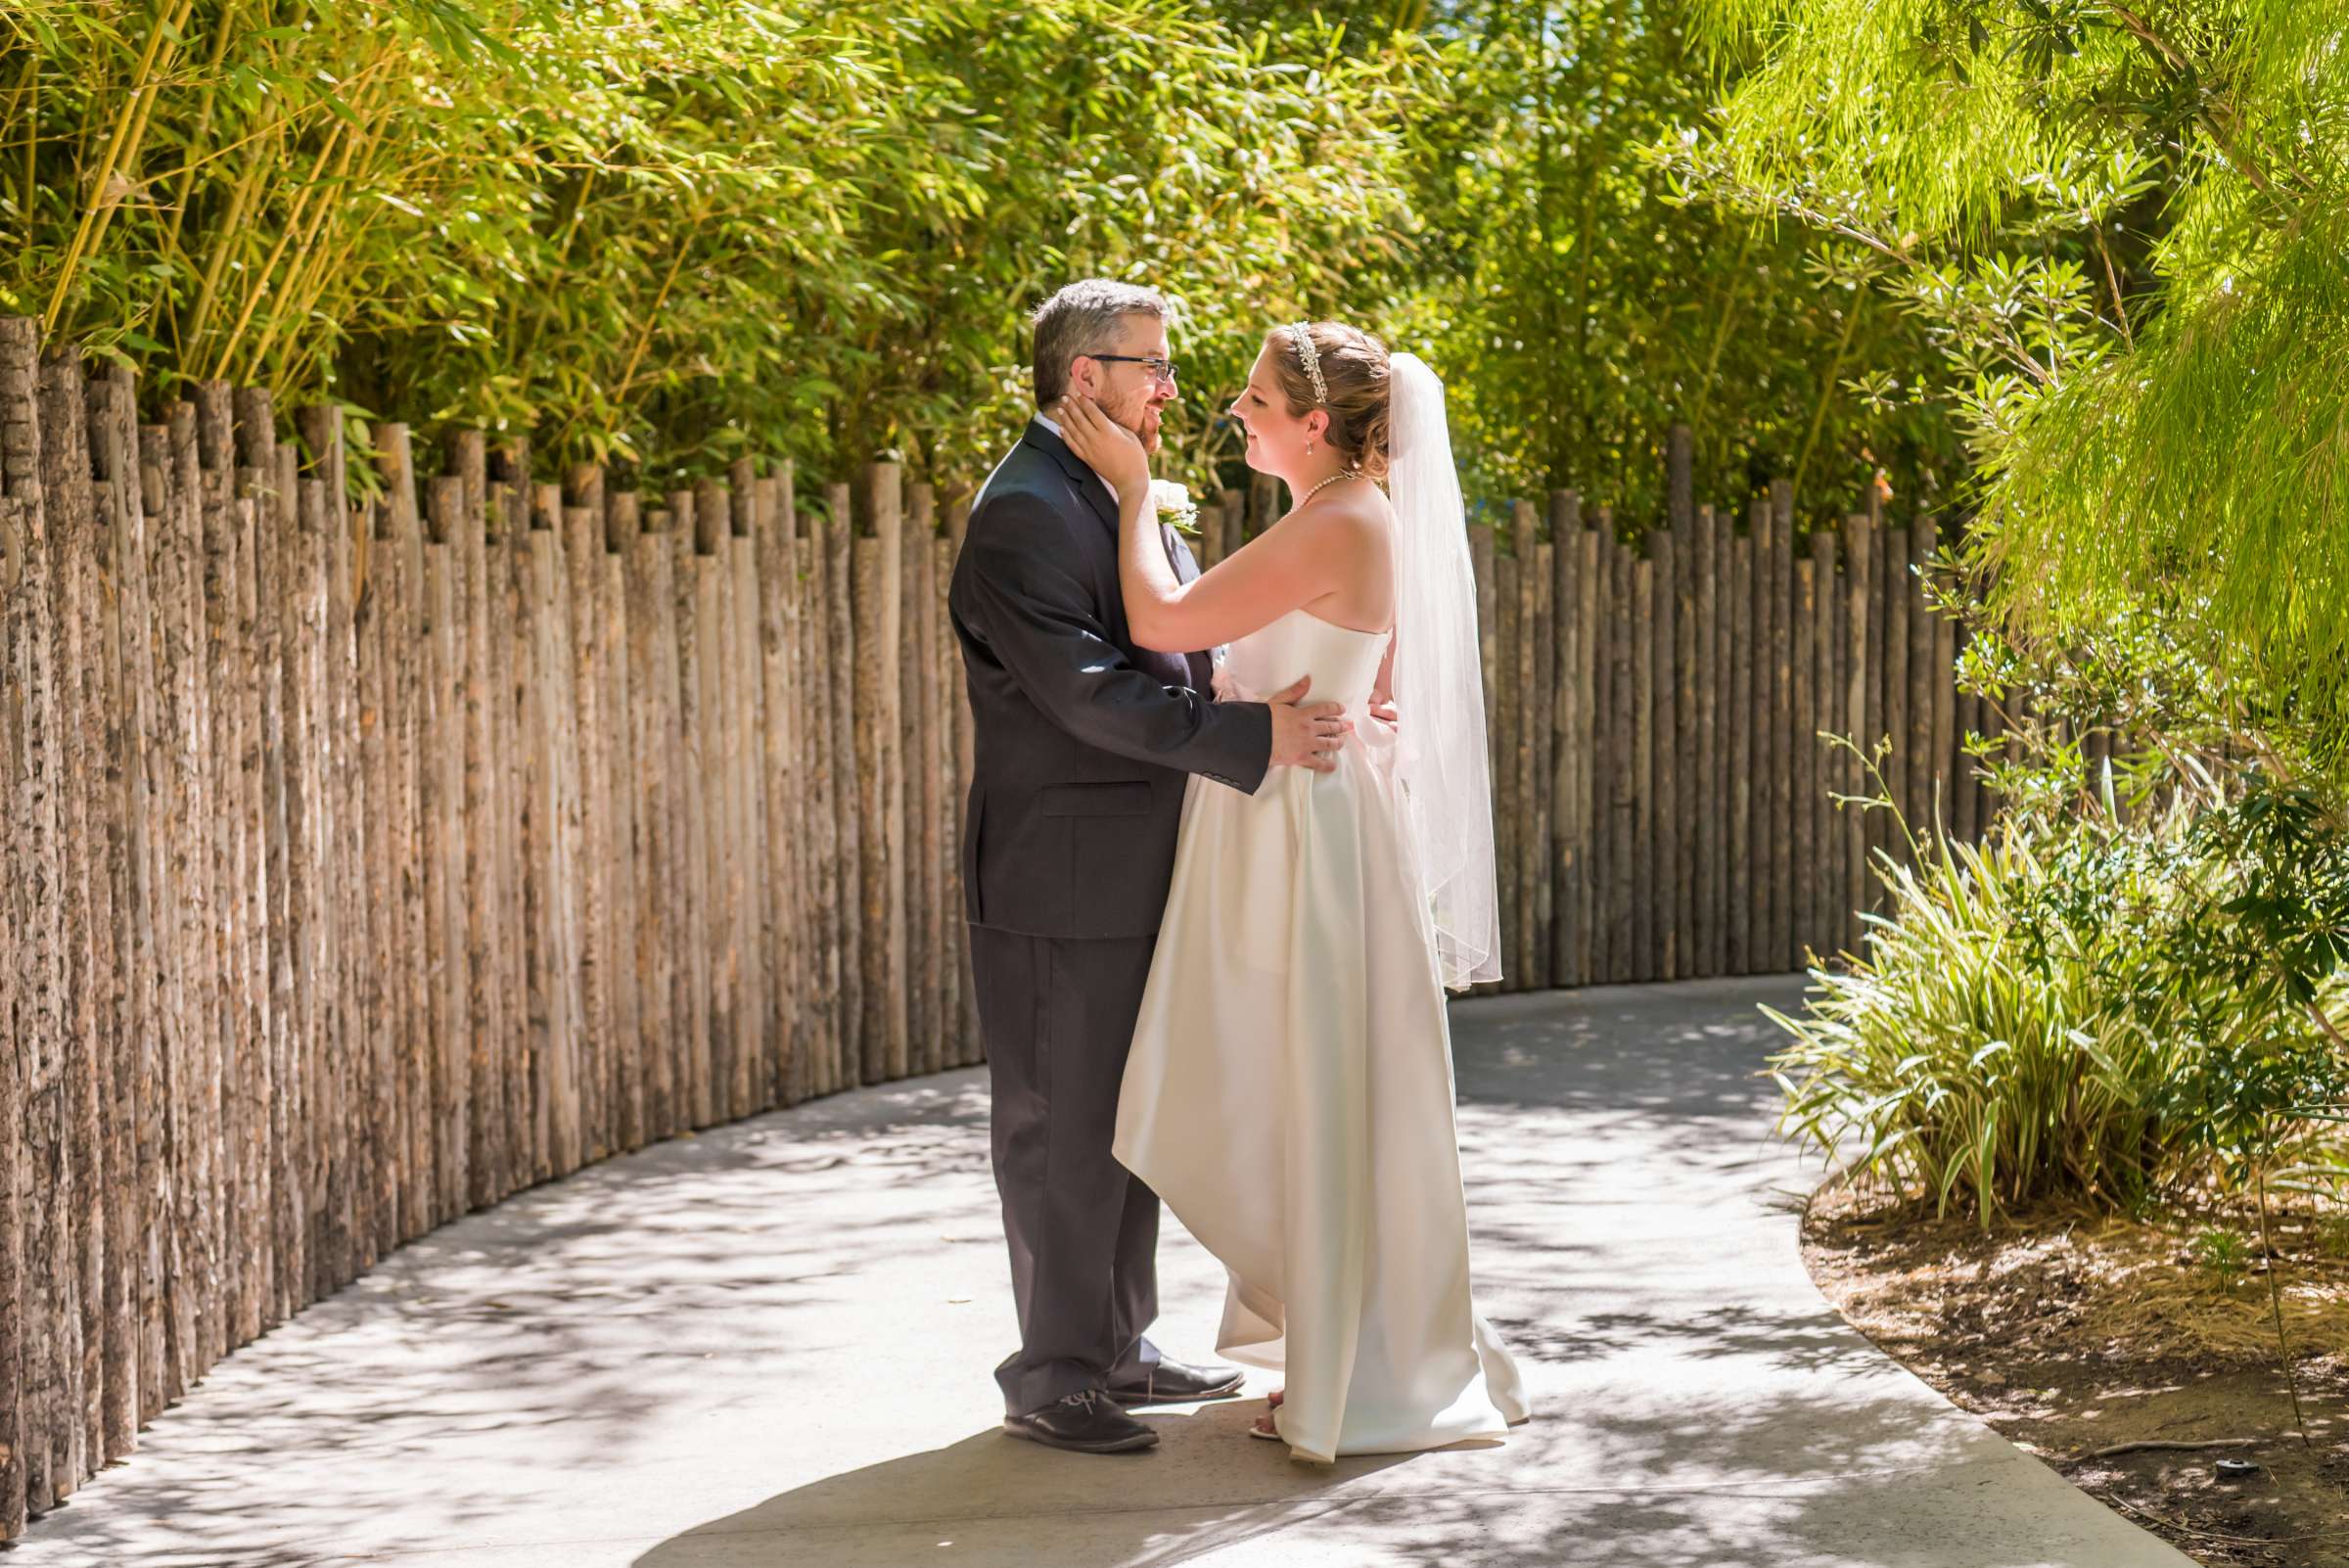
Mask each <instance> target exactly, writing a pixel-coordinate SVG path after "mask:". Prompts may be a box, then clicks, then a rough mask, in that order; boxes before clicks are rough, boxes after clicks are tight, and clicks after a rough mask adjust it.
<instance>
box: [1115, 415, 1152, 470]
mask: <svg viewBox="0 0 2349 1568" xmlns="http://www.w3.org/2000/svg"><path fill="white" fill-rule="evenodd" d="M1118 423H1119V424H1121V425H1123V426H1125V427H1126V429H1127V430H1128V431H1130V432H1131V433H1132V435H1133V438H1134V439H1135V440H1138V441H1140V442H1141V443H1142V450H1143V451H1145V452H1148V453H1149V454H1150V455H1151V456H1152V457H1156V456H1157V455H1158V447H1159V439H1158V434H1159V412H1158V410H1157V409H1156V408H1155V407H1153V406H1151V405H1150V404H1148V403H1144V404H1143V405H1142V406H1141V407H1140V408H1138V409H1136V410H1135V411H1134V413H1133V416H1132V417H1131V418H1129V419H1121V420H1119V421H1118Z"/></svg>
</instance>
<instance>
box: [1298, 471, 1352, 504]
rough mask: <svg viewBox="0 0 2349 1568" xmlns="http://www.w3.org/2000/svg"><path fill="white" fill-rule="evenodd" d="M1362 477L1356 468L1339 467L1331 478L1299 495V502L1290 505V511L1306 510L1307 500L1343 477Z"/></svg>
mask: <svg viewBox="0 0 2349 1568" xmlns="http://www.w3.org/2000/svg"><path fill="white" fill-rule="evenodd" d="M1360 477H1361V476H1360V474H1359V472H1357V471H1356V470H1354V469H1351V468H1341V469H1339V470H1338V471H1337V472H1336V473H1335V474H1332V475H1330V476H1329V478H1327V479H1325V480H1323V481H1322V482H1321V483H1320V484H1316V485H1314V486H1313V488H1312V489H1310V490H1308V491H1306V492H1305V493H1304V494H1303V495H1300V496H1299V497H1297V504H1296V505H1295V506H1292V507H1290V508H1289V510H1290V511H1292V512H1297V511H1302V510H1304V507H1305V503H1306V502H1308V501H1310V500H1312V499H1313V497H1314V496H1316V495H1318V494H1320V493H1321V492H1322V491H1323V490H1326V489H1328V488H1329V487H1330V486H1331V485H1332V484H1336V483H1337V482H1338V481H1340V480H1342V479H1359V478H1360Z"/></svg>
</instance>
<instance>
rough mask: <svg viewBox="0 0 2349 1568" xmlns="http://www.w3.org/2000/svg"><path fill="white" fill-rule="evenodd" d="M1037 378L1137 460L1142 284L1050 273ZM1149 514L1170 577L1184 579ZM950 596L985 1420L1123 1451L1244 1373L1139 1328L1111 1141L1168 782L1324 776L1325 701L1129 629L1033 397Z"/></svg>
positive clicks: (1337, 724)
mask: <svg viewBox="0 0 2349 1568" xmlns="http://www.w3.org/2000/svg"><path fill="white" fill-rule="evenodd" d="M1035 392H1036V407H1037V408H1039V409H1041V408H1048V407H1050V406H1051V405H1052V404H1053V403H1054V402H1055V401H1056V400H1057V399H1058V398H1059V397H1060V396H1061V395H1062V393H1064V392H1082V393H1084V394H1085V395H1087V396H1089V397H1091V398H1092V399H1093V400H1094V401H1095V402H1097V403H1098V404H1100V406H1101V408H1102V409H1103V410H1104V411H1105V412H1106V413H1107V414H1108V415H1109V417H1110V418H1112V419H1114V420H1116V421H1117V422H1118V423H1119V424H1121V425H1124V426H1125V427H1126V428H1127V429H1128V430H1130V431H1132V432H1133V433H1134V435H1136V436H1137V437H1139V438H1141V441H1142V444H1143V445H1144V446H1145V447H1147V448H1149V449H1150V450H1151V451H1153V452H1155V451H1156V450H1157V449H1158V426H1159V414H1160V411H1161V410H1162V409H1164V408H1165V407H1166V405H1167V404H1169V403H1171V402H1173V401H1174V396H1175V388H1174V361H1173V359H1172V358H1171V356H1170V354H1169V352H1168V346H1167V302H1166V300H1163V299H1162V298H1161V297H1160V296H1158V295H1157V294H1155V293H1153V292H1152V291H1150V290H1148V289H1141V288H1136V287H1134V286H1132V285H1130V284H1123V283H1113V282H1110V281H1108V280H1106V279H1098V278H1091V279H1086V280H1084V281H1082V282H1080V283H1072V284H1070V285H1069V286H1068V287H1067V288H1065V289H1062V290H1061V291H1060V292H1059V293H1058V294H1055V295H1054V296H1053V297H1052V298H1051V299H1049V300H1045V301H1044V303H1043V305H1042V306H1041V307H1040V308H1038V309H1037V311H1036V388H1035ZM1164 531H1165V535H1166V540H1167V549H1168V553H1169V555H1170V556H1171V558H1172V559H1173V561H1174V572H1175V576H1177V577H1179V578H1181V579H1182V580H1184V581H1188V580H1190V579H1191V578H1193V577H1195V576H1198V575H1199V568H1198V566H1197V564H1196V563H1195V562H1193V561H1192V559H1191V556H1190V552H1189V551H1187V550H1185V549H1184V548H1183V546H1182V544H1181V542H1180V541H1179V540H1178V539H1176V538H1175V536H1174V532H1173V530H1164ZM948 605H949V607H950V609H951V611H952V614H953V619H954V632H955V635H956V636H957V637H958V638H959V639H960V640H961V643H962V662H963V669H964V671H965V673H966V675H967V677H968V679H969V683H970V697H971V714H972V718H973V722H974V728H975V731H976V753H977V757H976V765H975V768H974V772H973V777H972V780H971V798H970V807H969V815H968V817H967V819H966V821H965V823H964V829H963V838H962V845H963V851H962V853H963V868H962V870H963V889H964V902H965V911H964V912H965V914H966V916H967V917H968V919H969V921H970V925H971V969H972V974H973V978H974V981H975V982H976V985H977V989H978V995H979V1027H980V1033H981V1035H982V1037H983V1038H984V1039H985V1040H986V1044H987V1057H988V1069H989V1075H990V1087H991V1092H992V1097H993V1113H992V1119H993V1144H994V1168H995V1187H996V1190H997V1191H998V1192H999V1193H1000V1194H1001V1197H1002V1201H1003V1229H1004V1233H1005V1235H1006V1237H1007V1239H1008V1240H1009V1241H1010V1244H1011V1282H1012V1297H1013V1300H1014V1302H1015V1304H1016V1306H1017V1308H1018V1312H1019V1319H1020V1349H1019V1351H1018V1352H1017V1354H1015V1355H1013V1356H1012V1357H1010V1358H1009V1359H1008V1360H1005V1361H1004V1362H1003V1364H1002V1365H1000V1366H998V1367H996V1368H995V1380H996V1381H997V1382H998V1383H1000V1384H1001V1385H1002V1387H1003V1400H1004V1408H1005V1412H1006V1413H1005V1419H1004V1423H1003V1424H1004V1427H1005V1429H1006V1430H1008V1431H1010V1432H1012V1433H1013V1434H1015V1435H1017V1436H1020V1437H1025V1438H1030V1439H1033V1440H1035V1441H1036V1442H1038V1443H1045V1444H1049V1445H1051V1446H1052V1447H1054V1448H1062V1449H1073V1450H1076V1451H1078V1452H1081V1453H1118V1452H1123V1451H1126V1450H1130V1449H1146V1448H1149V1447H1151V1446H1152V1445H1153V1444H1155V1443H1157V1441H1158V1433H1157V1432H1156V1431H1155V1430H1154V1429H1152V1428H1150V1427H1148V1426H1145V1425H1143V1424H1142V1423H1141V1422H1139V1421H1136V1420H1134V1419H1133V1418H1132V1417H1131V1416H1129V1415H1128V1414H1127V1413H1126V1411H1125V1409H1124V1408H1123V1407H1125V1406H1129V1405H1150V1404H1167V1403H1173V1402H1176V1401H1188V1400H1206V1399H1228V1398H1230V1397H1231V1396H1233V1395H1235V1394H1237V1393H1238V1392H1239V1389H1240V1384H1241V1381H1242V1378H1241V1374H1240V1372H1239V1371H1238V1370H1237V1369H1235V1368H1232V1367H1228V1366H1188V1365H1185V1364H1183V1363H1182V1362H1180V1361H1176V1360H1171V1359H1170V1358H1168V1357H1166V1356H1163V1355H1161V1354H1160V1352H1159V1349H1158V1347H1157V1346H1155V1345H1153V1344H1151V1343H1150V1341H1149V1340H1147V1339H1145V1338H1143V1337H1142V1331H1143V1330H1144V1329H1145V1328H1147V1327H1148V1326H1149V1324H1150V1321H1151V1319H1152V1318H1153V1317H1155V1316H1157V1315H1158V1275H1157V1266H1156V1260H1155V1255H1156V1252H1157V1248H1158V1197H1157V1194H1155V1193H1153V1192H1152V1191H1151V1190H1150V1189H1149V1188H1148V1187H1145V1186H1144V1185H1142V1183H1141V1182H1140V1181H1139V1180H1138V1179H1136V1178H1135V1177H1133V1176H1129V1175H1128V1173H1127V1171H1126V1169H1125V1167H1123V1166H1121V1165H1119V1164H1118V1162H1117V1160H1116V1159H1115V1158H1114V1157H1113V1156H1112V1155H1111V1154H1110V1137H1111V1133H1112V1130H1113V1128H1114V1126H1115V1122H1116V1116H1117V1106H1118V1084H1119V1080H1120V1078H1121V1077H1122V1076H1123V1074H1124V1072H1125V1068H1126V1053H1127V1047H1128V1044H1129V1043H1130V1041H1131V1039H1132V1037H1133V1024H1134V1018H1135V1015H1136V1014H1137V1013H1138V1012H1139V1011H1140V1009H1141V1000H1142V987H1143V983H1144V981H1145V980H1146V979H1147V978H1148V976H1149V973H1150V951H1151V947H1152V945H1153V944H1154V943H1155V942H1156V939H1157V933H1158V924H1159V917H1160V915H1161V913H1162V911H1163V910H1164V908H1165V906H1166V901H1167V884H1168V881H1169V878H1170V877H1171V875H1172V873H1173V870H1174V836H1175V829H1176V827H1177V825H1178V823H1179V822H1180V819H1181V813H1182V796H1183V789H1184V786H1185V782H1186V780H1185V775H1186V774H1190V773H1197V774H1199V775H1201V776H1202V777H1204V778H1207V779H1210V780H1213V781H1214V782H1215V783H1216V784H1217V785H1219V786H1221V787H1226V788H1230V789H1236V790H1240V791H1243V792H1245V793H1248V794H1254V793H1255V792H1256V790H1257V787H1258V786H1259V785H1260V784H1262V783H1263V782H1264V779H1265V775H1266V773H1267V771H1268V770H1269V769H1270V768H1271V767H1274V766H1278V765H1284V764H1286V765H1301V766H1307V767H1315V768H1319V769H1321V770H1324V771H1326V770H1327V769H1328V768H1329V767H1330V766H1331V765H1332V764H1331V762H1330V761H1329V755H1330V753H1331V752H1333V751H1334V750H1335V748H1336V747H1337V746H1338V744H1339V743H1340V740H1341V738H1342V737H1343V734H1344V732H1345V728H1346V725H1345V723H1344V721H1343V720H1342V719H1340V718H1339V717H1338V715H1339V712H1340V709H1339V707H1338V705H1337V704H1334V703H1324V704H1318V705H1315V706H1313V707H1311V708H1301V707H1298V706H1296V705H1297V703H1298V700H1299V699H1300V698H1302V697H1303V695H1304V692H1305V682H1303V681H1300V682H1299V683H1298V684H1297V685H1296V686H1294V687H1292V688H1291V689H1290V690H1288V691H1286V692H1283V693H1281V694H1280V695H1279V696H1278V697H1277V698H1275V699H1274V700H1273V701H1272V702H1270V703H1218V702H1215V701H1214V700H1212V699H1211V698H1210V696H1209V695H1208V683H1209V677H1210V673H1211V670H1210V666H1209V662H1208V659H1207V656H1206V655H1205V654H1189V655H1181V654H1163V653H1153V652H1151V651H1149V650H1148V649H1144V648H1138V647H1136V646H1135V645H1134V643H1133V639H1132V637H1131V635H1130V634H1129V632H1128V629H1127V623H1126V612H1125V604H1124V600H1123V599H1122V597H1121V596H1120V594H1119V591H1118V510H1117V498H1116V496H1115V494H1114V492H1113V491H1112V490H1111V489H1110V487H1109V485H1108V484H1106V483H1105V482H1104V481H1103V480H1102V479H1101V477H1100V476H1099V475H1097V474H1095V473H1094V472H1093V471H1092V470H1091V469H1089V468H1087V467H1086V466H1085V465H1084V464H1083V463H1082V462H1080V461H1079V460H1078V458H1077V457H1076V456H1075V454H1073V453H1072V452H1071V451H1070V450H1069V448H1068V446H1067V445H1066V444H1065V443H1064V442H1063V441H1062V440H1061V438H1060V428H1059V427H1058V426H1057V425H1055V424H1054V423H1053V422H1052V421H1051V420H1050V419H1047V418H1045V417H1044V416H1043V415H1042V414H1040V413H1039V414H1038V415H1036V418H1035V419H1034V420H1033V421H1031V422H1030V424H1029V426H1028V429H1027V432H1026V434H1025V435H1024V436H1023V437H1022V438H1021V439H1020V442H1019V444H1018V445H1016V446H1014V447H1013V448H1012V449H1011V451H1010V453H1009V454H1008V455H1007V456H1005V457H1004V459H1003V461H1002V462H1001V463H999V464H997V465H996V467H995V471H994V473H993V474H991V475H990V476H989V478H988V481H987V483H986V484H984V485H982V486H981V487H980V491H979V498H978V501H977V504H976V505H975V506H974V507H973V508H972V511H971V519H970V530H969V533H968V535H967V537H966V538H965V540H964V543H963V546H962V553H961V555H960V556H959V558H957V560H956V561H955V564H954V578H953V584H952V587H951V589H950V593H949V598H948ZM1215 1131H1216V1130H1215V1129H1214V1128H1201V1129H1200V1130H1199V1133H1200V1135H1201V1136H1202V1137H1213V1136H1214V1135H1215Z"/></svg>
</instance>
